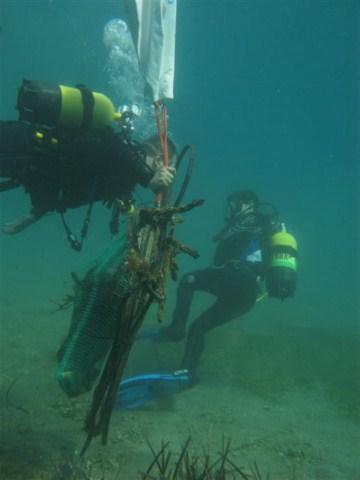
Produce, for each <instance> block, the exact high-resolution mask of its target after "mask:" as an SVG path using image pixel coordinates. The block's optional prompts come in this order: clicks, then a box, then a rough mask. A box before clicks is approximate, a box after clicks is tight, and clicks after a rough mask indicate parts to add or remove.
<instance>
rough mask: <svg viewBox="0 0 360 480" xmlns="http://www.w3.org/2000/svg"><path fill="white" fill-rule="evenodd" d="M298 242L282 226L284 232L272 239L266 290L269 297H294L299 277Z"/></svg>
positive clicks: (278, 233) (276, 234)
mask: <svg viewBox="0 0 360 480" xmlns="http://www.w3.org/2000/svg"><path fill="white" fill-rule="evenodd" d="M297 250H298V248H297V242H296V239H295V237H293V236H292V235H290V233H288V232H287V231H286V229H285V226H284V225H282V231H280V232H277V233H275V234H274V235H272V236H271V238H270V245H269V260H268V268H267V272H266V277H265V281H266V289H267V292H268V294H269V297H275V298H280V299H281V300H283V299H284V298H288V297H293V296H294V293H295V289H296V277H297V260H296V258H297Z"/></svg>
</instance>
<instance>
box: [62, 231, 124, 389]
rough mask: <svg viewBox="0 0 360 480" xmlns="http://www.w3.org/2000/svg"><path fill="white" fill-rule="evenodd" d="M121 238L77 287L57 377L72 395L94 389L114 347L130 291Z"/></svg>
mask: <svg viewBox="0 0 360 480" xmlns="http://www.w3.org/2000/svg"><path fill="white" fill-rule="evenodd" d="M127 252H128V244H127V240H126V238H125V237H121V238H119V239H117V240H116V241H114V242H113V244H112V245H111V246H110V247H109V248H108V249H107V250H106V251H105V252H104V253H103V254H102V255H101V256H100V257H98V258H97V259H96V261H95V263H94V265H92V266H91V267H90V268H89V269H88V270H87V271H86V273H85V274H84V275H82V276H81V277H80V278H79V280H78V282H77V284H76V287H75V299H74V306H73V313H72V319H71V325H70V330H69V334H68V336H67V338H66V340H65V342H64V343H63V345H62V347H61V349H60V352H59V354H58V357H59V364H58V368H57V371H56V377H57V380H58V382H59V383H60V386H61V387H62V389H63V390H64V391H65V392H66V393H67V395H69V396H76V395H79V394H80V393H83V392H86V391H88V390H90V389H91V388H92V386H93V384H94V382H95V381H96V379H97V377H98V375H99V373H100V371H101V369H102V366H103V363H104V359H105V357H106V355H107V353H108V351H109V349H110V347H111V345H112V342H113V339H114V335H115V330H116V322H117V319H118V316H119V313H120V310H121V306H122V299H123V298H124V297H125V295H126V293H127V291H128V281H127V275H126V272H125V271H124V258H125V256H126V254H127Z"/></svg>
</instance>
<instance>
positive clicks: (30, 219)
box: [0, 211, 43, 235]
mask: <svg viewBox="0 0 360 480" xmlns="http://www.w3.org/2000/svg"><path fill="white" fill-rule="evenodd" d="M42 216H43V213H34V212H33V211H31V212H29V213H25V214H24V215H21V217H18V218H17V219H16V220H13V221H12V222H8V223H5V224H4V225H2V226H1V228H0V229H1V231H2V232H3V233H5V234H6V235H16V234H17V233H20V232H22V231H23V230H25V228H27V227H29V226H30V225H32V224H33V223H35V222H37V221H38V220H40V218H41V217H42Z"/></svg>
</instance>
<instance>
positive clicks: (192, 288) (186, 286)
mask: <svg viewBox="0 0 360 480" xmlns="http://www.w3.org/2000/svg"><path fill="white" fill-rule="evenodd" d="M210 271H211V268H209V269H204V270H197V271H195V272H192V273H188V274H186V275H184V276H183V277H182V279H181V281H180V283H179V286H178V289H177V294H176V305H175V309H174V312H173V315H172V322H171V323H170V325H169V326H168V327H164V328H162V329H161V331H160V333H161V336H162V337H164V338H165V339H166V340H172V341H178V340H181V339H183V338H184V337H185V333H186V322H187V320H188V317H189V312H190V308H191V304H192V300H193V297H194V293H195V292H196V291H200V290H202V291H209V288H210V277H211V274H210Z"/></svg>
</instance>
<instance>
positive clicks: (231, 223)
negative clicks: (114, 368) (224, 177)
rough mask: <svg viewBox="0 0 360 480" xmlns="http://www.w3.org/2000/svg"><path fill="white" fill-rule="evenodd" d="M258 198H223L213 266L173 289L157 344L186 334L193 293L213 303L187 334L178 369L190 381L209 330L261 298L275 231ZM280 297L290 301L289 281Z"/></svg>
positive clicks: (247, 193) (250, 195) (239, 195)
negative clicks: (207, 296) (223, 212)
mask: <svg viewBox="0 0 360 480" xmlns="http://www.w3.org/2000/svg"><path fill="white" fill-rule="evenodd" d="M258 205H259V202H258V198H257V195H256V194H255V193H254V192H252V191H250V190H242V191H239V192H235V193H233V194H232V195H230V197H229V198H228V212H227V216H226V219H225V226H224V228H223V229H222V230H221V232H220V233H219V234H218V235H216V236H215V237H214V241H215V242H216V243H217V247H216V250H215V255H214V264H213V265H212V266H210V267H208V268H205V269H203V270H197V271H194V272H191V273H189V274H187V275H185V276H184V277H183V278H182V279H181V281H180V284H179V286H178V291H177V300H176V306H175V310H174V312H173V317H172V322H171V324H170V325H169V326H167V327H164V328H161V329H160V332H159V336H160V339H164V340H168V341H179V340H181V339H183V338H184V337H185V335H186V323H187V321H188V317H189V311H190V307H191V303H192V299H193V296H194V293H195V292H196V291H205V292H208V293H210V294H212V295H214V296H215V297H216V301H215V302H214V303H213V304H212V305H211V306H210V307H209V308H208V309H207V310H205V311H204V312H203V313H202V314H201V315H200V316H199V317H197V318H196V319H195V320H194V321H193V322H192V324H191V325H190V327H189V329H188V333H187V339H186V346H185V353H184V356H183V359H182V362H181V368H182V369H187V370H188V371H189V373H190V376H191V377H192V379H193V382H196V380H197V379H196V370H197V367H198V365H199V362H200V358H201V355H202V353H203V350H204V346H205V335H206V333H207V332H209V331H210V330H212V329H214V328H216V327H218V326H220V325H223V324H225V323H227V322H229V321H230V320H232V319H234V318H236V317H239V316H241V315H243V314H245V313H246V312H248V311H249V310H250V309H251V308H252V307H253V306H254V305H255V302H256V300H257V298H258V296H259V294H260V293H261V290H260V280H261V279H262V278H263V277H264V274H265V264H266V257H267V255H268V253H267V251H266V250H267V243H268V240H269V238H270V237H271V235H272V234H273V233H275V232H277V231H279V230H280V224H279V223H277V222H275V221H274V216H273V215H265V214H260V213H259V211H258ZM282 288H283V291H282V293H281V295H282V298H285V297H286V296H291V295H292V294H293V290H294V288H295V287H294V284H293V282H292V281H290V282H287V281H286V282H285V284H283V286H282Z"/></svg>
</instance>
